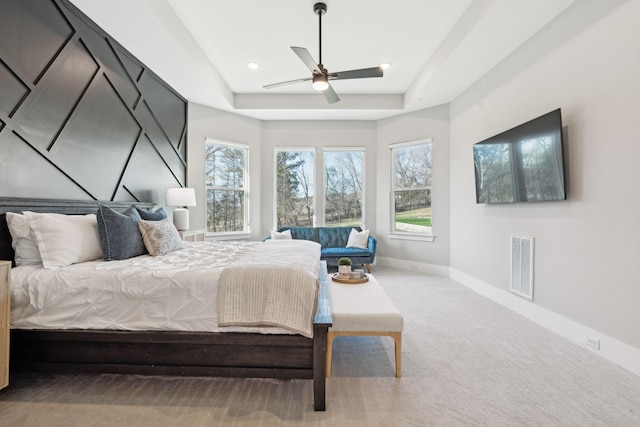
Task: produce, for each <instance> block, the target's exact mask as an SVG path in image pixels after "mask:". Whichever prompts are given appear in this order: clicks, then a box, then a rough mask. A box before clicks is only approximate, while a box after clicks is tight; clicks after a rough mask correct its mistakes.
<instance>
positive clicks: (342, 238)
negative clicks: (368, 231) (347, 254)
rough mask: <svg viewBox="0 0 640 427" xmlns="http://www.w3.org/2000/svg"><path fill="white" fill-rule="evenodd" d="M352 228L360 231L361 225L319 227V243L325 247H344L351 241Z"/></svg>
mask: <svg viewBox="0 0 640 427" xmlns="http://www.w3.org/2000/svg"><path fill="white" fill-rule="evenodd" d="M351 229H356V230H357V231H360V230H361V228H360V227H318V234H319V240H317V242H318V243H320V245H321V246H322V247H323V248H344V247H346V246H347V242H348V241H349V233H350V232H351Z"/></svg>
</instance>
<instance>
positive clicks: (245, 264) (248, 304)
mask: <svg viewBox="0 0 640 427" xmlns="http://www.w3.org/2000/svg"><path fill="white" fill-rule="evenodd" d="M319 267H320V245H319V244H318V243H316V242H311V241H307V240H268V241H266V242H264V244H262V245H258V246H257V247H256V249H255V250H254V251H253V252H252V253H250V254H248V255H246V256H245V257H243V258H242V259H240V260H238V261H236V262H234V263H233V264H231V265H230V266H228V267H225V268H224V269H223V270H222V273H221V276H220V284H219V289H218V309H219V312H218V325H219V326H278V327H281V328H284V329H287V330H289V331H292V332H295V333H298V334H300V335H303V336H305V337H309V338H311V337H313V318H314V316H315V312H316V307H317V303H318V287H319V284H318V271H319Z"/></svg>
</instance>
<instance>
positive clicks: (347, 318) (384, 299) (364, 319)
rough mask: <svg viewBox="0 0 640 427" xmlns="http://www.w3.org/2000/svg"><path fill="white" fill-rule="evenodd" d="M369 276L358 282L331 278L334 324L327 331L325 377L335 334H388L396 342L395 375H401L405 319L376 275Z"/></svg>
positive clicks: (336, 335)
mask: <svg viewBox="0 0 640 427" xmlns="http://www.w3.org/2000/svg"><path fill="white" fill-rule="evenodd" d="M368 277H369V281H368V282H365V283H361V284H344V283H337V282H335V281H333V280H330V282H331V283H330V288H331V305H332V317H333V326H332V327H330V328H329V332H328V333H327V377H330V376H331V356H332V353H333V340H334V339H335V338H336V337H341V336H388V337H391V338H393V340H394V343H395V356H396V377H398V378H400V375H401V367H402V364H401V359H402V357H401V355H402V328H403V326H404V319H403V318H402V315H401V314H400V312H399V311H398V309H397V308H396V306H395V305H394V304H393V302H392V301H391V299H389V296H388V295H387V294H386V292H385V291H384V290H383V289H382V287H381V286H380V284H379V283H378V281H377V280H376V279H375V277H373V276H372V275H370V274H369V275H368Z"/></svg>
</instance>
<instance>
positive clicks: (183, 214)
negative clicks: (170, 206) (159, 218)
mask: <svg viewBox="0 0 640 427" xmlns="http://www.w3.org/2000/svg"><path fill="white" fill-rule="evenodd" d="M173 225H175V226H176V228H177V229H178V230H180V231H184V230H188V229H189V211H188V210H187V209H185V208H176V209H174V210H173Z"/></svg>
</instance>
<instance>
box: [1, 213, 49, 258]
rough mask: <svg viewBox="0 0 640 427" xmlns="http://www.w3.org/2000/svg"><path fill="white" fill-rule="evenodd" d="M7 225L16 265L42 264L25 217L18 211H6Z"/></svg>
mask: <svg viewBox="0 0 640 427" xmlns="http://www.w3.org/2000/svg"><path fill="white" fill-rule="evenodd" d="M7 226H8V227H9V234H11V247H12V248H13V251H14V252H15V257H14V259H15V261H16V266H18V267H19V266H21V265H40V264H42V258H41V257H40V252H39V251H38V246H37V245H36V242H35V240H34V239H33V236H32V235H31V227H29V221H27V217H25V216H24V215H22V214H19V213H13V212H7Z"/></svg>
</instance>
